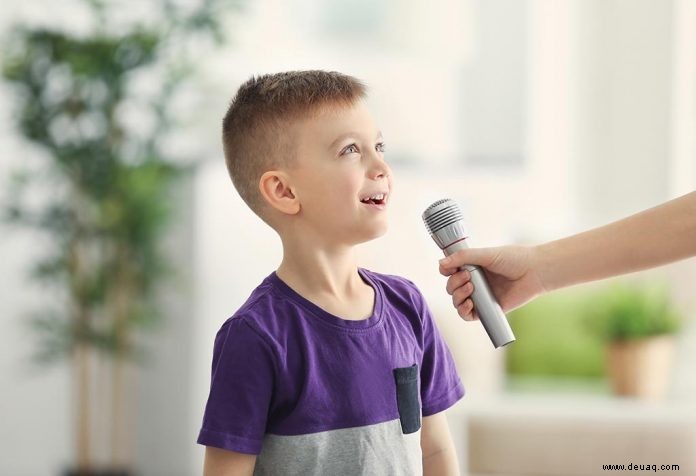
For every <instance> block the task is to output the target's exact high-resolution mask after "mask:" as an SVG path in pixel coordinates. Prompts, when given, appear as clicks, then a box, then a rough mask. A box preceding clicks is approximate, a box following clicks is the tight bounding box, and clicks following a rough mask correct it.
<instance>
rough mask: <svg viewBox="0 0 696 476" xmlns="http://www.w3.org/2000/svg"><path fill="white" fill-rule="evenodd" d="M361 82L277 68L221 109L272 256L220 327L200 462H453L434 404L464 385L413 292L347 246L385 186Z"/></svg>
mask: <svg viewBox="0 0 696 476" xmlns="http://www.w3.org/2000/svg"><path fill="white" fill-rule="evenodd" d="M364 98H365V88H364V86H363V85H362V84H361V83H360V82H359V81H358V80H356V79H355V78H352V77H350V76H346V75H343V74H339V73H335V72H324V71H299V72H287V73H279V74H272V75H264V76H261V77H257V78H251V79H250V80H249V81H247V82H246V83H245V84H243V85H242V86H241V87H240V89H239V91H238V92H237V95H236V97H235V98H234V100H233V101H232V103H231V105H230V108H229V110H228V111H227V114H226V115H225V118H224V120H223V144H224V151H225V160H226V162H227V168H228V171H229V173H230V176H231V178H232V181H233V183H234V185H235V187H236V189H237V191H238V192H239V194H240V195H241V197H242V199H243V200H244V201H245V202H246V203H247V204H248V205H249V207H250V208H251V209H252V210H253V211H254V212H255V213H256V214H258V215H259V217H260V218H261V219H262V220H263V221H265V222H266V223H267V224H268V225H270V226H271V227H272V228H273V229H274V230H275V231H276V232H277V233H278V234H279V235H280V238H281V241H282V244H283V259H282V262H281V264H280V266H279V267H278V269H277V270H276V271H275V272H273V273H271V274H270V275H269V276H268V277H266V278H265V279H264V280H263V282H262V283H261V284H260V285H259V286H258V287H257V288H256V289H255V290H254V291H253V292H252V294H251V296H250V297H249V299H248V300H247V301H246V302H245V303H244V304H243V305H242V307H241V308H240V309H239V310H238V311H237V312H236V313H235V314H234V315H233V316H232V317H231V318H229V319H228V320H227V321H226V322H225V323H224V324H223V325H222V327H221V329H220V331H219V332H218V334H217V336H216V339H215V347H214V353H213V366H212V378H211V388H210V396H209V398H208V403H207V405H206V409H205V415H204V418H203V427H202V429H201V431H200V435H199V437H198V443H200V444H203V445H206V446H207V448H206V454H205V468H204V473H205V475H207V476H218V475H242V474H244V475H250V474H252V473H253V474H259V475H276V474H277V475H303V476H304V475H341V476H343V475H362V474H365V475H413V474H421V473H425V474H437V475H455V474H459V473H458V467H457V459H456V455H455V451H454V446H453V444H452V440H451V437H450V434H449V429H448V427H447V421H446V419H445V414H444V410H445V409H446V408H449V407H450V406H451V405H453V404H454V403H455V402H456V401H458V400H459V399H460V398H461V397H462V396H463V395H464V389H463V387H462V384H461V382H460V380H459V377H458V376H457V373H456V369H455V366H454V362H453V359H452V357H451V355H450V353H449V350H448V349H447V347H446V345H445V343H444V341H443V340H442V338H441V337H440V334H439V333H438V330H437V328H436V327H435V324H434V322H433V319H432V316H431V314H430V311H429V310H428V307H427V305H426V303H425V301H424V299H423V296H422V295H421V293H420V292H419V291H418V289H417V288H416V287H415V285H414V284H413V283H412V282H411V281H408V280H406V279H404V278H400V277H397V276H390V275H384V274H379V273H374V272H371V271H368V270H366V269H363V268H359V267H358V266H357V264H356V260H355V257H354V247H355V245H357V244H359V243H362V242H365V241H368V240H372V239H374V238H377V237H379V236H381V235H383V234H384V233H385V231H386V228H387V216H386V208H387V204H388V203H389V196H390V193H391V191H392V177H391V173H390V169H389V166H388V165H387V164H386V163H385V161H384V156H383V154H384V143H383V141H382V137H381V134H380V132H379V131H378V130H377V128H376V126H375V124H374V122H373V120H372V117H371V116H370V113H369V111H368V109H367V107H366V105H365V103H364V101H363V100H364ZM421 416H423V418H422V423H421Z"/></svg>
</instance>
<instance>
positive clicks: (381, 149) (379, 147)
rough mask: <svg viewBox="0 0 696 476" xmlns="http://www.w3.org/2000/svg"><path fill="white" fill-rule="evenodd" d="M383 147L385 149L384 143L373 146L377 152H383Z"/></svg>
mask: <svg viewBox="0 0 696 476" xmlns="http://www.w3.org/2000/svg"><path fill="white" fill-rule="evenodd" d="M384 147H385V145H384V142H379V143H378V144H377V145H376V146H375V150H376V151H377V152H384Z"/></svg>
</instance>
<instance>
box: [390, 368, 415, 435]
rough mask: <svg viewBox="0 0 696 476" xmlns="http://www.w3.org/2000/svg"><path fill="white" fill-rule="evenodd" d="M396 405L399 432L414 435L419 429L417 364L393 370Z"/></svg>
mask: <svg viewBox="0 0 696 476" xmlns="http://www.w3.org/2000/svg"><path fill="white" fill-rule="evenodd" d="M394 383H395V384H396V404H397V407H398V409H399V420H400V421H401V431H402V432H403V433H404V434H409V433H415V432H416V431H418V430H419V429H420V427H421V408H420V399H419V393H420V392H419V385H418V364H413V365H412V366H410V367H401V368H395V369H394Z"/></svg>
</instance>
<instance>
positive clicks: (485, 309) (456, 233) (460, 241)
mask: <svg viewBox="0 0 696 476" xmlns="http://www.w3.org/2000/svg"><path fill="white" fill-rule="evenodd" d="M423 222H424V223H425V227H426V228H427V230H428V232H429V233H430V236H432V238H433V240H435V243H437V246H439V247H440V249H441V250H442V251H444V253H445V256H449V255H451V254H452V253H454V252H455V251H457V250H461V249H463V248H468V247H469V246H468V245H467V244H466V239H467V238H468V237H469V234H468V233H467V231H466V227H465V226H464V219H463V218H462V212H461V211H460V210H459V206H458V205H457V203H456V202H455V201H454V200H451V199H449V198H446V199H444V200H438V201H437V202H435V203H433V204H432V205H430V206H429V207H428V208H426V209H425V211H424V212H423ZM459 269H460V270H461V269H466V270H467V271H469V274H471V283H472V284H473V285H474V292H473V293H472V295H471V299H472V301H473V302H474V307H475V308H476V312H477V313H478V315H479V318H480V319H481V324H483V327H484V329H486V333H487V334H488V337H490V339H491V342H493V345H494V346H495V348H496V349H497V348H498V347H502V346H505V345H507V344H509V343H511V342H514V341H515V335H514V334H513V333H512V329H510V324H509V323H508V321H507V318H506V317H505V313H504V312H503V310H502V309H501V307H500V304H498V301H497V300H496V298H495V296H494V295H493V293H492V292H491V288H490V286H488V281H486V276H485V275H484V273H483V270H482V269H481V268H480V267H479V266H475V265H465V266H462V267H461V268H459Z"/></svg>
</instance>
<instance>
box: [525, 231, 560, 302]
mask: <svg viewBox="0 0 696 476" xmlns="http://www.w3.org/2000/svg"><path fill="white" fill-rule="evenodd" d="M530 248H531V253H530V255H531V261H532V262H531V266H530V268H531V269H533V270H534V272H535V273H536V275H537V279H538V280H539V283H540V285H541V293H542V294H546V293H549V292H551V291H554V290H556V289H558V288H559V287H561V285H560V284H559V283H558V280H557V276H556V275H555V273H554V269H555V266H554V259H553V250H554V244H553V242H548V243H543V244H541V245H534V246H531V247H530Z"/></svg>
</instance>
